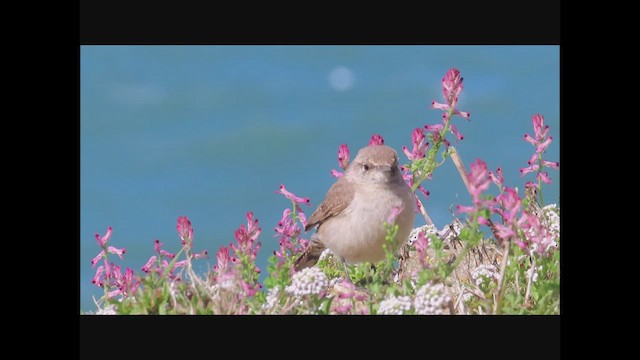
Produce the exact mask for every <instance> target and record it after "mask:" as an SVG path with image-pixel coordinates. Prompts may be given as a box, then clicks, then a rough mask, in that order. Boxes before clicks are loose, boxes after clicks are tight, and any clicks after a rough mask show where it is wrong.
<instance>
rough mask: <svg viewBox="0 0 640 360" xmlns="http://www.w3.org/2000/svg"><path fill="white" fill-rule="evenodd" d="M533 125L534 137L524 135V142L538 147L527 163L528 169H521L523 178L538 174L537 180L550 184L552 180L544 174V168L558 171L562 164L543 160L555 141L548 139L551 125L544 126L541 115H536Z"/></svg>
mask: <svg viewBox="0 0 640 360" xmlns="http://www.w3.org/2000/svg"><path fill="white" fill-rule="evenodd" d="M531 122H532V123H533V132H534V136H533V137H532V136H531V135H529V134H525V135H524V140H525V141H527V142H528V143H530V144H531V145H533V146H535V147H536V151H535V153H534V154H533V155H532V156H531V159H529V161H527V164H529V166H528V167H526V168H522V169H520V173H521V174H522V176H524V175H526V174H528V173H530V172H537V174H536V178H537V179H538V181H541V182H544V183H547V184H550V183H551V178H550V177H549V174H548V173H546V172H544V173H543V172H542V168H544V167H548V168H552V169H556V170H557V169H558V167H559V166H560V163H559V162H557V161H547V160H543V159H542V154H544V152H545V151H546V150H547V148H548V147H549V144H551V141H552V140H553V137H551V136H549V137H548V138H547V137H546V136H547V134H548V133H549V125H544V117H543V116H542V115H540V114H535V115H533V117H532V118H531Z"/></svg>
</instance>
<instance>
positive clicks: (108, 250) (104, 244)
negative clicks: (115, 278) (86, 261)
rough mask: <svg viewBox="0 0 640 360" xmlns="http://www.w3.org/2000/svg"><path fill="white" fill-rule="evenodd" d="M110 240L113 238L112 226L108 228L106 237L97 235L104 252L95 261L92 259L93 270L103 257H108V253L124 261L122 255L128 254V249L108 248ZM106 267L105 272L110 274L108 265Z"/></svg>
mask: <svg viewBox="0 0 640 360" xmlns="http://www.w3.org/2000/svg"><path fill="white" fill-rule="evenodd" d="M109 238H111V226H109V227H108V228H107V232H106V233H105V235H104V236H102V237H100V234H96V240H97V241H98V245H100V247H101V248H102V250H100V252H99V253H98V255H96V256H95V257H94V258H93V259H91V267H92V268H93V267H94V266H96V263H97V262H98V261H100V259H102V257H104V256H105V255H107V253H110V254H116V255H118V256H119V257H120V259H122V255H123V254H125V253H126V252H127V249H125V248H122V249H118V248H116V247H114V246H107V242H108V241H109ZM105 264H106V261H105ZM105 266H107V268H106V269H105V270H106V271H107V272H108V264H106V265H105Z"/></svg>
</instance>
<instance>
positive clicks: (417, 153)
mask: <svg viewBox="0 0 640 360" xmlns="http://www.w3.org/2000/svg"><path fill="white" fill-rule="evenodd" d="M425 140H426V137H425V136H424V130H422V128H415V129H414V130H413V132H412V133H411V143H412V144H413V149H412V150H411V152H409V150H408V149H407V147H406V146H403V147H402V151H403V152H404V154H405V155H406V156H407V158H408V159H409V160H416V159H422V158H423V157H425V154H426V152H427V149H428V148H429V143H425Z"/></svg>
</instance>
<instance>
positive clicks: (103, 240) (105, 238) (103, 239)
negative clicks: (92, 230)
mask: <svg viewBox="0 0 640 360" xmlns="http://www.w3.org/2000/svg"><path fill="white" fill-rule="evenodd" d="M110 237H111V226H109V227H108V228H107V232H106V233H105V234H104V236H103V237H100V234H97V233H96V240H97V241H98V245H99V246H100V247H101V248H104V246H105V245H106V244H107V241H109V238H110Z"/></svg>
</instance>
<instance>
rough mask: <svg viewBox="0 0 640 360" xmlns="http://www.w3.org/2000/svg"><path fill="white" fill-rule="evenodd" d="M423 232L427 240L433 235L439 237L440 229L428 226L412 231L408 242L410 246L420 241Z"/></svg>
mask: <svg viewBox="0 0 640 360" xmlns="http://www.w3.org/2000/svg"><path fill="white" fill-rule="evenodd" d="M421 232H424V235H425V237H426V238H429V235H431V234H435V235H438V229H436V227H435V225H428V224H427V225H424V226H420V227H417V228H415V229H413V230H411V233H410V234H409V240H407V243H408V244H409V245H413V243H414V241H416V240H417V239H418V234H420V233H421Z"/></svg>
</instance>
